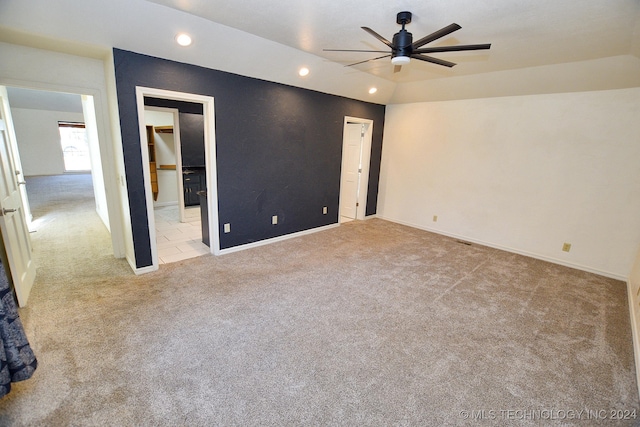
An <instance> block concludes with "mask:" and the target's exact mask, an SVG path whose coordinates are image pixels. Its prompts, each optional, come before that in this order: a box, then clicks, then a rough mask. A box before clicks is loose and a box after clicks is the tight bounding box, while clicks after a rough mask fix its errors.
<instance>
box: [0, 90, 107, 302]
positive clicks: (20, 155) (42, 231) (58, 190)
mask: <svg viewBox="0 0 640 427" xmlns="http://www.w3.org/2000/svg"><path fill="white" fill-rule="evenodd" d="M0 89H2V92H1V93H0V98H6V101H5V100H3V108H4V110H5V111H4V115H5V116H6V118H7V127H8V128H10V131H9V132H8V133H7V135H8V136H9V139H10V142H11V144H10V145H11V149H12V158H13V168H14V169H15V176H16V177H17V184H18V187H19V191H20V203H21V205H22V209H21V212H22V213H23V215H24V218H25V220H26V224H27V227H28V232H30V233H28V234H27V236H26V238H27V239H28V240H29V242H30V241H31V239H32V237H31V236H34V237H33V238H34V239H40V240H41V239H42V238H45V237H44V236H49V237H46V238H47V239H49V238H50V236H52V235H54V234H51V233H50V231H51V230H53V228H52V227H54V226H55V228H60V227H65V224H67V225H68V229H69V230H70V229H71V228H72V226H73V227H75V228H78V227H80V226H82V224H85V222H82V221H79V220H78V218H79V215H80V216H82V215H84V213H87V214H88V215H89V217H92V218H94V220H90V221H89V222H91V221H95V223H96V224H97V227H96V228H95V229H92V230H95V231H94V232H89V231H88V229H87V230H86V233H85V235H88V234H90V235H91V236H93V235H94V234H95V233H99V234H100V235H101V236H103V238H101V239H97V240H95V241H94V242H93V246H96V244H95V242H99V243H98V245H97V246H99V247H95V248H94V249H95V250H96V251H99V252H100V253H110V254H111V255H114V248H113V240H112V238H113V236H112V235H111V230H110V223H109V214H108V211H107V200H106V189H105V184H104V177H103V176H102V164H101V155H100V145H99V139H98V130H97V121H96V113H95V106H94V98H93V96H91V95H80V94H73V93H60V92H53V91H46V90H36V89H25V88H15V87H4V86H1V87H0ZM67 131H68V132H67ZM78 131H81V133H78ZM67 133H68V134H69V135H66V134H67ZM65 135H66V136H69V138H66V141H63V139H64V137H65ZM68 172H72V173H68ZM34 180H35V181H34ZM36 181H37V182H36ZM32 208H33V211H32ZM96 213H97V215H96ZM83 218H84V217H83ZM29 234H30V235H29ZM110 240H111V245H109V241H110ZM9 243H11V242H9ZM5 244H7V242H5ZM10 246H11V245H10ZM38 247H39V248H40V250H39V252H38V253H34V254H32V255H34V256H35V258H34V259H35V260H36V262H35V264H38V267H43V266H44V261H43V260H47V259H50V258H54V256H53V255H55V256H58V257H59V256H61V254H63V253H65V252H64V251H57V252H51V253H49V252H48V251H55V246H52V245H51V244H40V245H38ZM8 250H11V251H12V252H15V248H13V247H10V248H9V249H8ZM49 255H51V256H49ZM21 258H25V256H21ZM24 261H26V259H25V260H24ZM43 268H44V267H43ZM14 285H15V280H14ZM28 290H29V289H28V288H26V287H25V289H22V290H21V291H19V292H17V294H18V296H19V300H20V305H24V304H26V300H27V298H28ZM21 294H22V295H21Z"/></svg>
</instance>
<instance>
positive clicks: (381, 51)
mask: <svg viewBox="0 0 640 427" xmlns="http://www.w3.org/2000/svg"><path fill="white" fill-rule="evenodd" d="M322 50H323V51H325V52H373V53H391V52H389V51H388V50H360V49H322Z"/></svg>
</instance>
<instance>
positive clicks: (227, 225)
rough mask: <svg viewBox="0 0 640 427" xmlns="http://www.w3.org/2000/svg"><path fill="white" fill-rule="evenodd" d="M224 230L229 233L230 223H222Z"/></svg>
mask: <svg viewBox="0 0 640 427" xmlns="http://www.w3.org/2000/svg"><path fill="white" fill-rule="evenodd" d="M224 232H225V233H231V224H229V223H227V224H225V225H224Z"/></svg>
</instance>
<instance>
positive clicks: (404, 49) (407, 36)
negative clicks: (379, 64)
mask: <svg viewBox="0 0 640 427" xmlns="http://www.w3.org/2000/svg"><path fill="white" fill-rule="evenodd" d="M396 22H397V23H398V24H400V25H402V29H401V30H400V31H399V32H397V33H395V34H394V35H393V46H394V49H392V52H391V58H392V59H393V58H395V57H397V56H406V57H410V56H411V53H412V52H413V49H412V47H411V43H413V35H412V34H411V33H410V32H408V31H407V30H405V29H404V26H405V25H406V24H410V23H411V12H406V11H405V12H398V15H397V16H396Z"/></svg>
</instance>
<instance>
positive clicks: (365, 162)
mask: <svg viewBox="0 0 640 427" xmlns="http://www.w3.org/2000/svg"><path fill="white" fill-rule="evenodd" d="M347 123H362V124H365V125H367V130H366V131H365V134H364V139H363V141H362V148H361V150H360V151H361V153H362V172H361V173H360V180H359V186H358V199H357V203H358V208H359V209H357V210H356V219H364V217H365V213H366V210H367V190H368V187H369V163H370V162H371V140H372V139H373V120H370V119H362V118H358V117H350V116H345V117H344V124H343V127H342V129H343V130H342V135H343V139H342V152H343V153H344V145H345V139H344V135H345V129H346V126H347ZM344 172H345V171H344V168H343V170H342V171H341V172H340V185H341V186H342V180H343V178H344V177H343V176H342V174H343V173H344ZM341 211H342V198H341V199H340V203H339V206H338V222H340V212H341Z"/></svg>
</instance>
